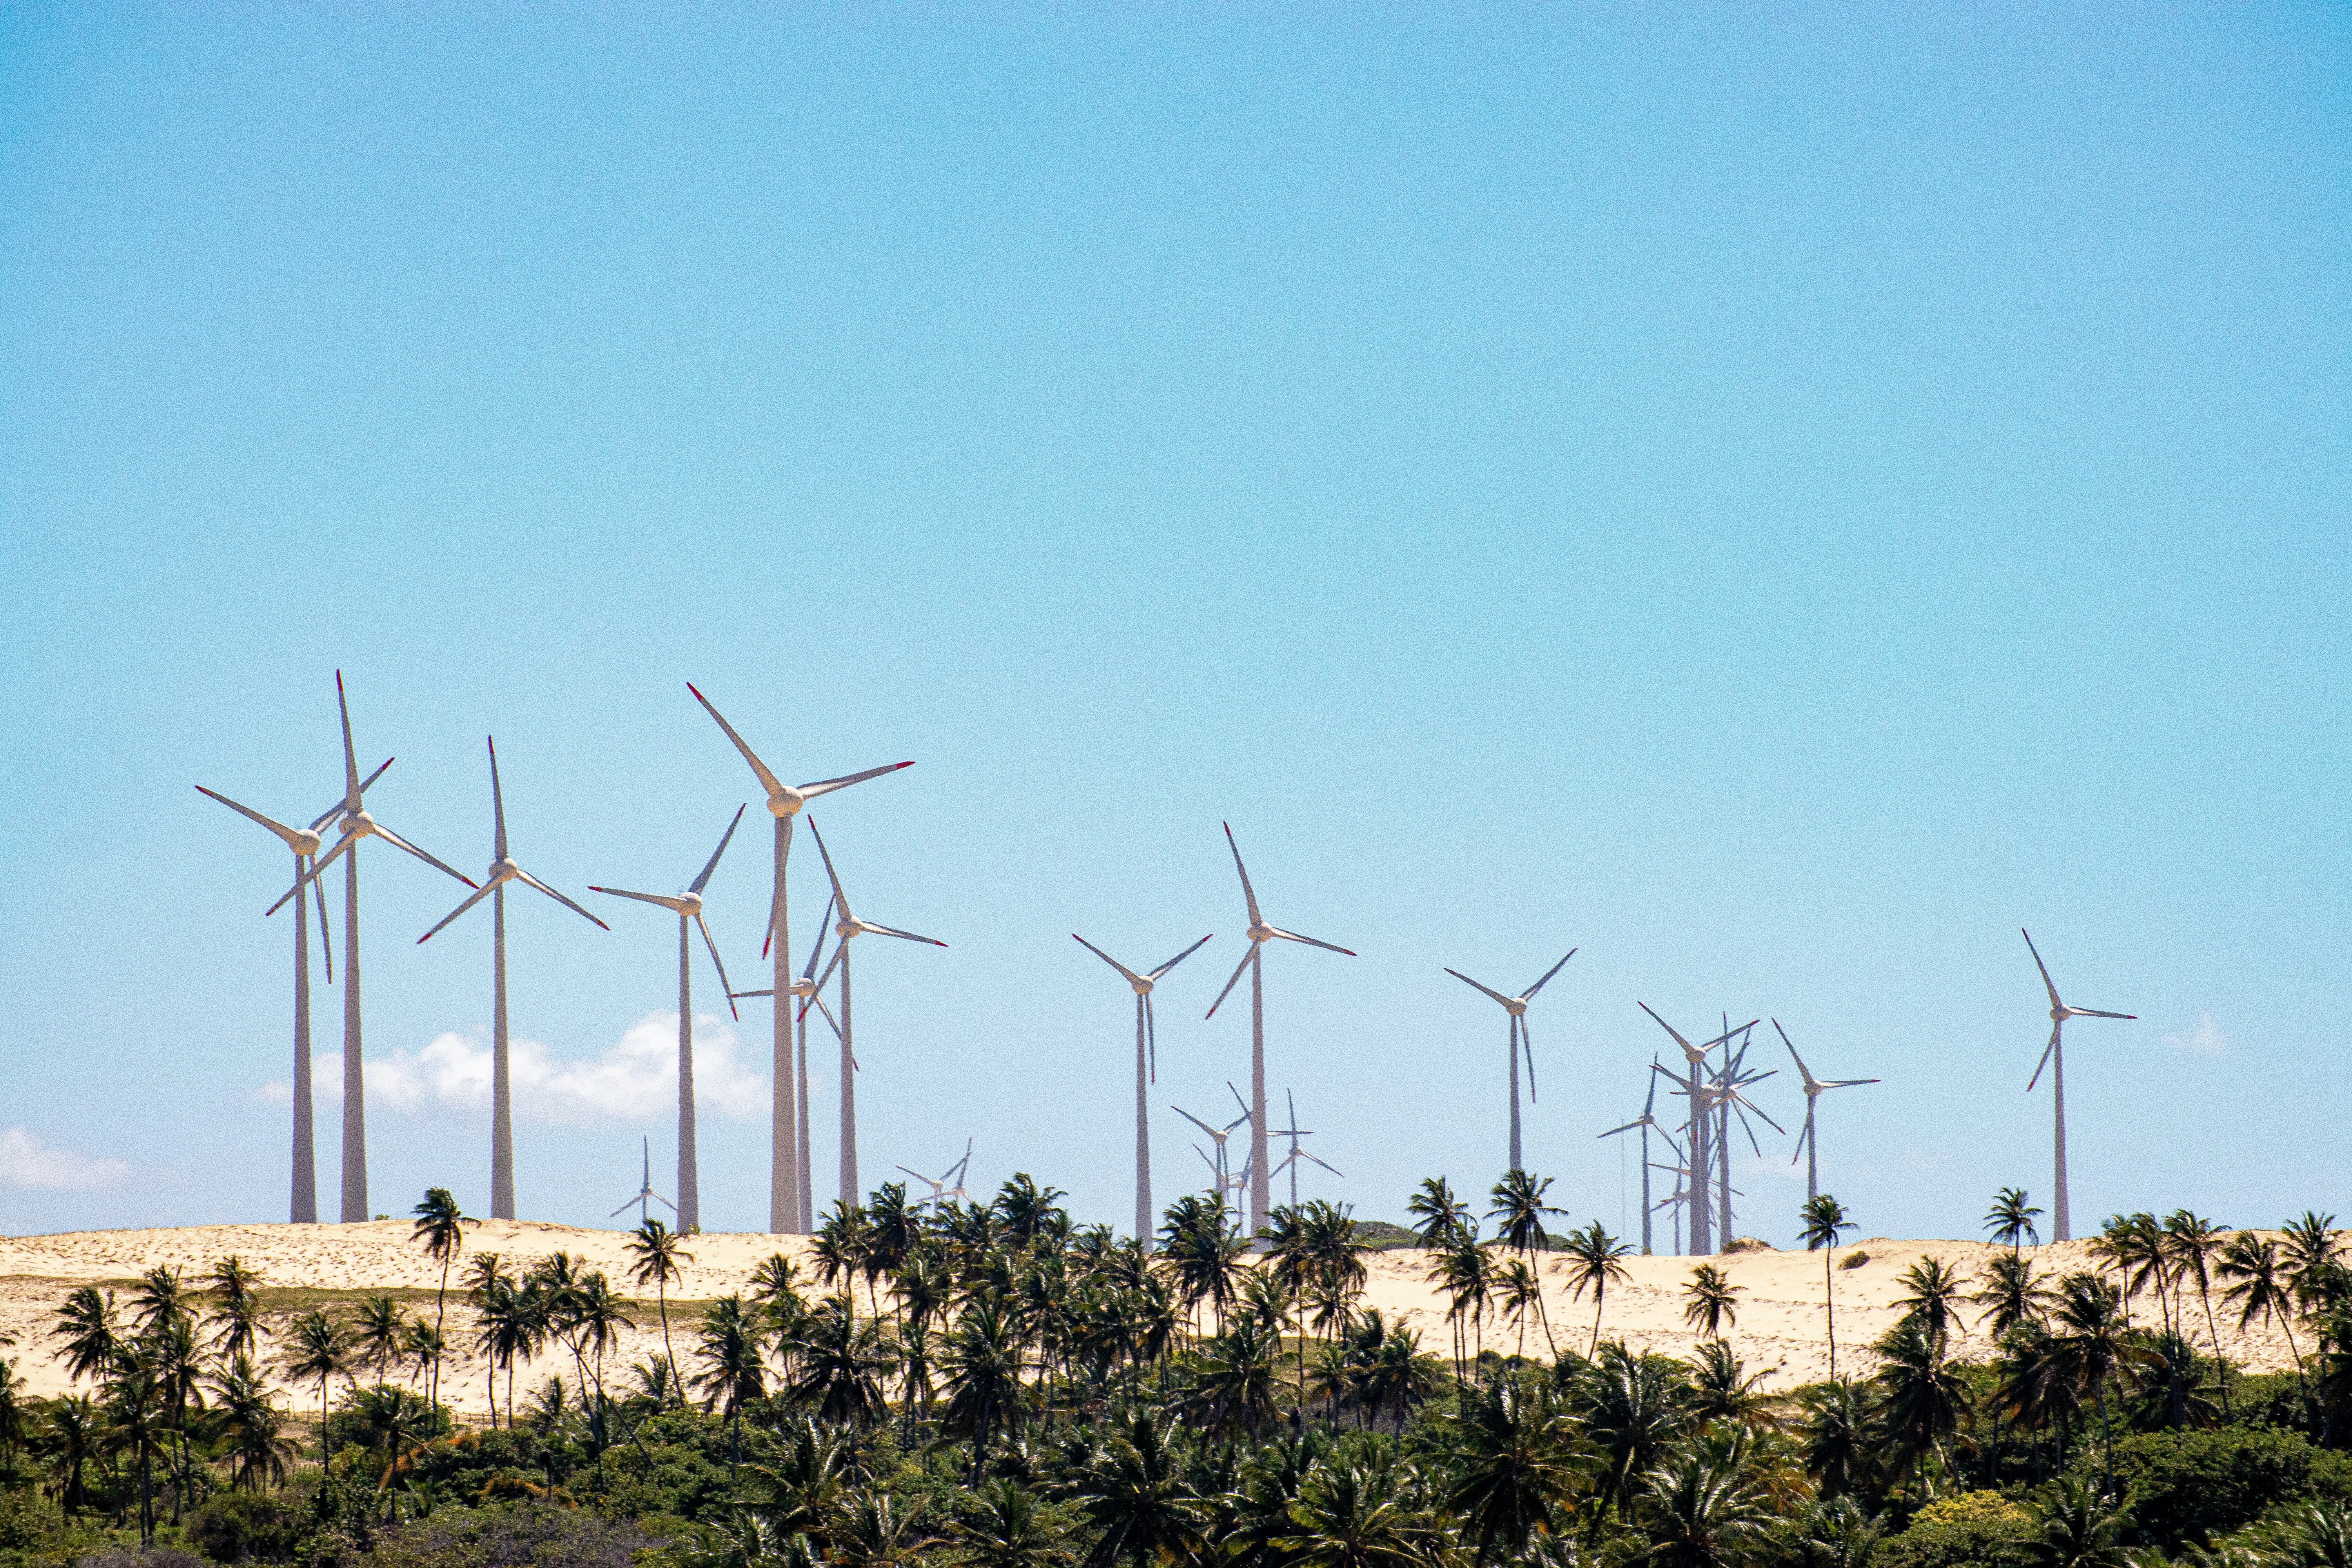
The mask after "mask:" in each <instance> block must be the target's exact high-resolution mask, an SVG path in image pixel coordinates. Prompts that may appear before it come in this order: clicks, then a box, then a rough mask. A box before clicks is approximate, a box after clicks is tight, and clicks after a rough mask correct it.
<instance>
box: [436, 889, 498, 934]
mask: <svg viewBox="0 0 2352 1568" xmlns="http://www.w3.org/2000/svg"><path fill="white" fill-rule="evenodd" d="M497 890H498V884H497V883H496V882H493V883H491V884H490V885H489V886H488V887H487V888H477V889H474V893H473V896H472V897H471V898H468V899H467V900H466V901H465V902H464V903H462V904H459V905H458V906H457V908H456V909H454V910H450V911H449V912H448V913H447V914H446V915H443V916H442V917H441V919H440V921H439V923H438V924H436V925H435V926H434V928H433V930H432V931H426V932H425V934H424V935H423V936H420V937H418V938H417V939H416V940H417V942H418V943H419V944H420V945H421V944H423V943H425V942H430V941H432V940H433V936H434V932H435V931H439V930H440V929H441V927H442V926H446V925H447V924H448V923H449V922H450V921H454V920H456V919H457V917H458V916H459V915H462V914H464V913H465V912H466V911H467V910H470V909H472V908H473V907H474V906H475V905H476V904H478V903H480V902H481V901H482V900H484V899H487V898H488V897H489V896H490V895H491V894H492V893H493V892H495V891H497Z"/></svg>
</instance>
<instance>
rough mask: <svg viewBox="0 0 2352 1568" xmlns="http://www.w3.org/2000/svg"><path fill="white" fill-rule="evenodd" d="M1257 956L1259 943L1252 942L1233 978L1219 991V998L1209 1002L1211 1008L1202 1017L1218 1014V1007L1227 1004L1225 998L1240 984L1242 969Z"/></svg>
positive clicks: (1236, 965) (1236, 966) (1211, 1016)
mask: <svg viewBox="0 0 2352 1568" xmlns="http://www.w3.org/2000/svg"><path fill="white" fill-rule="evenodd" d="M1256 956H1257V943H1255V942H1252V943H1250V945H1249V951H1248V952H1244V953H1243V954H1242V961H1241V962H1240V963H1237V964H1235V965H1234V974H1233V978H1232V979H1231V980H1228V981H1226V982H1225V988H1224V989H1223V991H1220V992H1218V993H1217V999H1216V1000H1215V1001H1213V1002H1212V1003H1210V1004H1209V1010H1208V1011H1207V1012H1206V1013H1203V1014H1202V1015H1201V1016H1202V1017H1203V1018H1213V1017H1215V1016H1217V1009H1218V1008H1220V1007H1222V1006H1223V1005H1225V998H1226V997H1228V996H1230V995H1232V994H1233V992H1234V986H1235V985H1236V984H1240V982H1241V977H1242V971H1243V970H1244V969H1247V968H1248V967H1249V966H1250V960H1251V959H1253V958H1255V957H1256Z"/></svg>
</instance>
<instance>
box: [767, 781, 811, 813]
mask: <svg viewBox="0 0 2352 1568" xmlns="http://www.w3.org/2000/svg"><path fill="white" fill-rule="evenodd" d="M807 804H808V796H806V795H803V794H802V793H801V792H800V791H798V790H796V789H794V788H793V786H792V785H790V784H785V785H783V786H782V788H780V789H778V790H777V791H776V792H775V793H774V794H772V795H769V796H768V815H769V816H799V815H800V814H801V807H803V806H804V805H807Z"/></svg>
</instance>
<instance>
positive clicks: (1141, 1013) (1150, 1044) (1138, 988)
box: [900, 931, 1216, 1252]
mask: <svg viewBox="0 0 2352 1568" xmlns="http://www.w3.org/2000/svg"><path fill="white" fill-rule="evenodd" d="M1215 934H1216V932H1214V931H1211V932H1210V933H1209V936H1214V935H1215ZM1070 940H1071V941H1072V942H1076V943H1077V944H1078V945H1079V946H1080V947H1083V948H1085V949H1086V950H1087V952H1091V953H1093V954H1094V955H1095V956H1096V957H1097V958H1099V959H1101V960H1102V961H1103V962H1104V963H1108V964H1109V965H1110V966H1111V967H1112V968H1113V969H1116V970H1118V972H1119V973H1120V974H1121V975H1122V976H1124V977H1125V978H1126V980H1127V984H1128V988H1129V990H1131V991H1133V992H1134V993H1135V1236H1136V1239H1137V1240H1138V1241H1139V1242H1141V1243H1142V1244H1143V1249H1144V1250H1145V1251H1146V1252H1149V1251H1150V1250H1151V1118H1150V1104H1149V1100H1147V1098H1146V1096H1145V1093H1144V1078H1145V1070H1146V1069H1145V1060H1146V1057H1147V1056H1148V1057H1149V1058H1150V1079H1151V1081H1153V1082H1155V1083H1156V1082H1158V1081H1159V1079H1160V1029H1159V1026H1158V1025H1157V1024H1156V1023H1154V1022H1153V1020H1152V1016H1151V989H1152V987H1153V986H1155V985H1157V984H1160V981H1161V980H1162V979H1164V978H1165V977H1166V976H1167V973H1168V972H1169V971H1170V970H1171V969H1173V968H1175V967H1176V966H1177V965H1178V964H1180V963H1183V962H1184V961H1185V960H1186V959H1188V958H1190V957H1192V955H1193V954H1194V953H1196V952H1200V951H1201V944H1202V942H1207V941H1208V940H1209V937H1207V936H1204V937H1202V939H1201V941H1200V942H1194V943H1193V944H1192V946H1190V947H1188V948H1186V949H1185V950H1184V951H1183V952H1180V953H1178V954H1177V955H1176V956H1175V957H1173V958H1171V959H1170V960H1169V961H1168V962H1167V963H1163V964H1161V965H1160V967H1159V968H1157V969H1154V970H1151V971H1150V972H1148V973H1142V974H1138V973H1136V972H1135V971H1134V970H1132V969H1129V967H1128V966H1127V965H1126V964H1124V963H1120V962H1119V961H1118V959H1116V958H1113V957H1112V956H1111V955H1110V954H1109V953H1107V952H1104V951H1103V950H1102V949H1101V948H1098V947H1097V946H1096V945H1095V944H1094V943H1093V942H1088V941H1087V939H1086V938H1085V937H1082V936H1080V935H1079V934H1078V933H1077V932H1076V931H1072V932H1071V933H1070ZM900 1168H901V1169H904V1168H905V1167H903V1166H902V1167H900Z"/></svg>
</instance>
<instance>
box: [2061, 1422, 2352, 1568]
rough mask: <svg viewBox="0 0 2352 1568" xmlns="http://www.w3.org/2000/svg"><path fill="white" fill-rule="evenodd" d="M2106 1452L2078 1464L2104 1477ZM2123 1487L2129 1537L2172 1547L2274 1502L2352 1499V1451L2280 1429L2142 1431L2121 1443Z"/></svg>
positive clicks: (2232, 1525) (2253, 1516) (2208, 1535)
mask: <svg viewBox="0 0 2352 1568" xmlns="http://www.w3.org/2000/svg"><path fill="white" fill-rule="evenodd" d="M2101 1458H2102V1456H2101V1455H2100V1454H2099V1453H2098V1452H2096V1451H2095V1450H2090V1451H2086V1452H2085V1453H2084V1456H2083V1457H2082V1458H2080V1459H2078V1460H2077V1461H2076V1468H2077V1469H2078V1470H2079V1471H2081V1472H2082V1473H2084V1474H2086V1475H2097V1474H2099V1473H2101V1472H2102V1471H2103V1469H2104V1468H2105V1467H2104V1465H2103V1464H2102V1463H2101ZM2116 1489H2117V1491H2118V1493H2119V1494H2120V1495H2121V1496H2122V1498H2123V1499H2124V1500H2125V1503H2126V1506H2127V1507H2128V1509H2129V1510H2130V1512H2131V1516H2132V1528H2131V1532H2130V1536H2129V1539H2130V1540H2132V1541H2133V1542H2136V1543H2137V1544H2140V1545H2150V1546H2158V1547H2161V1548H2162V1549H2164V1550H2165V1551H2166V1552H2173V1551H2176V1550H2178V1549H2179V1547H2180V1546H2181V1545H2183V1544H2184V1543H2195V1542H2204V1541H2210V1540H2212V1539H2215V1538H2218V1537H2220V1536H2221V1535H2224V1534H2226V1533H2228V1532H2229V1531H2233V1530H2237V1529H2239V1528H2241V1527H2242V1526H2244V1525H2247V1524H2251V1523H2252V1522H2253V1521H2255V1520H2257V1519H2259V1518H2261V1517H2262V1514H2263V1510H2264V1509H2267V1508H2269V1507H2270V1506H2272V1505H2273V1504H2274V1503H2282V1502H2294V1501H2300V1500H2314V1499H2319V1498H2346V1497H2352V1457H2347V1456H2346V1455H2343V1454H2338V1453H2332V1452H2329V1451H2327V1450H2326V1449H2320V1448H2315V1447H2312V1446H2311V1445H2310V1444H2309V1443H2308V1442H2306V1441H2305V1439H2304V1437H2303V1436H2302V1435H2301V1434H2300V1433H2295V1432H2284V1431H2280V1430H2278V1429H2277V1428H2275V1427H2263V1426H2220V1427H2215V1428H2213V1429H2211V1430H2210V1431H2203V1432H2141V1433H2136V1434H2134V1435H2132V1436H2127V1437H2121V1438H2118V1439H2116Z"/></svg>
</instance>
